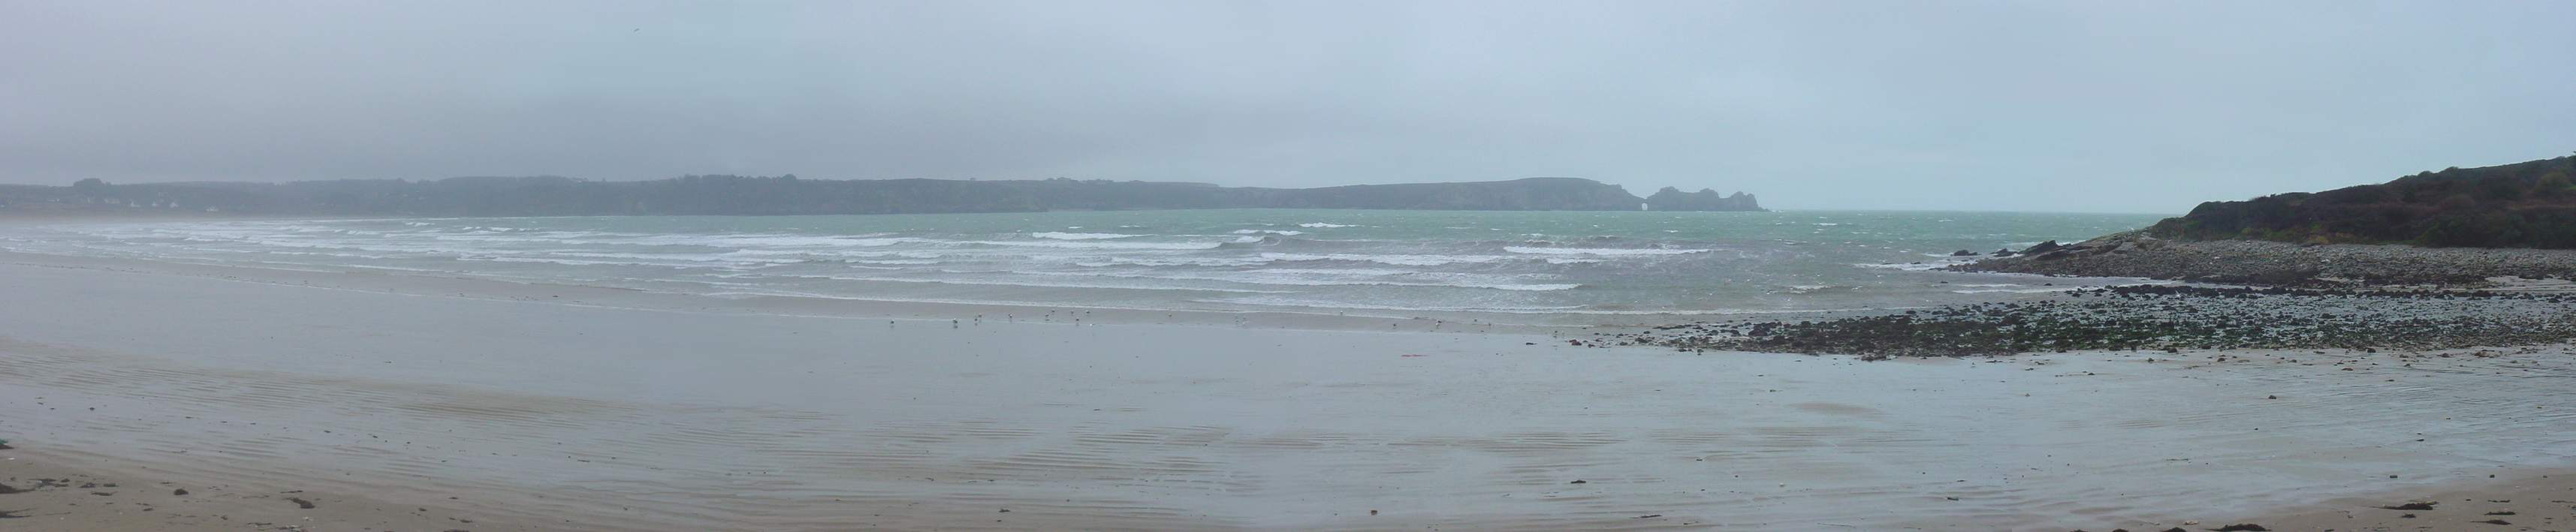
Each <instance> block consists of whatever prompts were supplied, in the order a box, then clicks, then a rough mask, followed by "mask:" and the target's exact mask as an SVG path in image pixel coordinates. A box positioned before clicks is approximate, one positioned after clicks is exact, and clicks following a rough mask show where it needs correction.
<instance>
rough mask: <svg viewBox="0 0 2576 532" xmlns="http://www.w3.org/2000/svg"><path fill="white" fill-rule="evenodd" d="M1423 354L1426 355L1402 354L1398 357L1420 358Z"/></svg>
mask: <svg viewBox="0 0 2576 532" xmlns="http://www.w3.org/2000/svg"><path fill="white" fill-rule="evenodd" d="M1424 356H1426V355H1419V354H1406V355H1404V356H1402V357H1399V358H1422V357H1424Z"/></svg>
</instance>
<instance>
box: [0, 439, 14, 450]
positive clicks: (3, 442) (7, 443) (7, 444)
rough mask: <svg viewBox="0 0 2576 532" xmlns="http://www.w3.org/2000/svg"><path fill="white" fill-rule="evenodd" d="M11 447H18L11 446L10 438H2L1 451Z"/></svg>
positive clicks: (0, 442) (0, 441)
mask: <svg viewBox="0 0 2576 532" xmlns="http://www.w3.org/2000/svg"><path fill="white" fill-rule="evenodd" d="M10 449H16V447H10V446H9V440H0V451H6V450H10Z"/></svg>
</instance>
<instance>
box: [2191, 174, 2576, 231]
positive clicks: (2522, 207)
mask: <svg viewBox="0 0 2576 532" xmlns="http://www.w3.org/2000/svg"><path fill="white" fill-rule="evenodd" d="M2149 231H2150V232H2152V233H2154V234H2155V235H2157V236H2161V237H2166V238H2178V239H2192V240H2237V239H2243V240H2273V241H2281V242H2294V243H2324V244H2344V243H2353V244H2415V245H2422V246H2433V247H2516V248H2549V249H2576V157H2559V158H2555V159H2542V160H2537V161H2528V162H2521V163H2514V164H2507V165H2498V166H2489V167H2484V168H2449V169H2444V170H2442V171H2440V172H2424V173H2420V174H2416V175H2412V176H2407V177H2401V178H2398V179H2396V180H2394V181H2389V182H2387V183H2381V184H2376V185H2361V186H2353V187H2345V188H2340V189H2335V190H2328V191H2324V192H2316V193H2307V192H2293V193H2287V194H2275V195H2270V196H2264V197H2260V198H2254V199H2251V200H2245V201H2213V202H2208V203H2202V204H2200V206H2198V207H2195V208H2193V209H2192V210H2191V213H2190V214H2186V215H2183V216H2181V217H2177V218H2168V219H2165V220H2164V221H2162V222H2157V223H2156V225H2155V226H2154V227H2151V228H2149Z"/></svg>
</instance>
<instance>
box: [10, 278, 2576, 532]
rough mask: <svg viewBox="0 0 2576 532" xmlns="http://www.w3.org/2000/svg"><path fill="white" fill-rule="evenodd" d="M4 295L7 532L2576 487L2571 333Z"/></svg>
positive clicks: (1653, 523) (2060, 523) (2255, 513)
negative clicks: (2094, 346)
mask: <svg viewBox="0 0 2576 532" xmlns="http://www.w3.org/2000/svg"><path fill="white" fill-rule="evenodd" d="M0 293H5V294H8V297H9V299H10V300H11V301H13V304H10V305H5V306H0V360H6V362H7V363H6V364H0V438H5V439H8V440H10V445H12V446H15V447H16V449H15V450H7V451H0V457H5V458H7V459H8V460H6V461H5V463H0V468H5V469H0V478H5V479H6V480H5V481H0V482H5V483H6V484H7V485H9V486H11V487H12V488H13V489H16V490H24V491H22V492H20V493H11V494H0V510H8V511H10V513H11V515H15V516H21V517H20V518H16V519H0V529H12V530H164V529H223V528H230V527H236V526H238V527H247V528H259V529H275V528H277V527H301V528H302V529H305V530H451V529H454V530H553V529H561V530H612V529H613V530H709V529H714V530H846V529H926V528H942V529H1033V528H1052V529H1064V528H1081V529H1109V528H1121V529H1135V528H1151V529H1353V530H1358V529H1372V530H1374V529H1422V528H1435V529H1500V528H1511V529H1646V528H1749V529H1765V530H1888V529H1935V530H1994V529H2014V530H2071V529H2086V530H2111V529H2115V528H2125V529H2129V530H2164V529H2167V528H2171V527H2182V528H2185V529H2190V530H2198V529H2215V528H2218V527H2221V526H2224V525H2226V524H2232V523H2239V522H2242V523H2263V524H2265V525H2266V526H2267V527H2270V528H2271V529H2273V530H2304V529H2312V528H2313V529H2325V528H2332V529H2337V530H2371V529H2387V530H2419V529H2420V530H2455V529H2462V528H2461V527H2472V526H2474V527H2495V528H2496V529H2520V528H2531V529H2549V528H2550V527H2555V526H2559V525H2558V523H2561V522H2562V521H2559V520H2561V519H2565V518H2567V516H2568V513H2567V512H2568V508H2569V506H2570V505H2569V504H2567V503H2563V502H2551V501H2564V500H2567V499H2570V498H2576V496H2571V495H2570V494H2569V487H2570V484H2569V483H2566V482H2564V480H2563V479H2576V475H2563V474H2559V472H2561V471H2564V469H2562V468H2565V467H2567V466H2569V465H2571V464H2576V461H2571V460H2570V454H2571V453H2576V445H2571V442H2576V423H2570V422H2569V421H2570V420H2569V418H2570V416H2571V414H2576V397H2571V396H2568V395H2567V394H2564V393H2562V392H2563V385H2562V384H2561V383H2563V382H2565V379H2566V378H2567V377H2568V376H2569V375H2570V372H2571V371H2576V364H2571V363H2570V362H2569V361H2568V359H2567V357H2566V356H2565V355H2566V353H2565V349H2564V348H2563V347H2545V348H2531V349H2515V350H2503V351H2490V352H2477V351H2474V350H2472V351H2461V352H2456V353H2444V354H2446V355H2450V356H2413V357H2405V358H2401V357H2399V356H2397V355H2395V354H2385V353H2346V352H2340V351H2337V352H2324V353H2315V352H2296V353H2290V352H2185V353H2181V354H2166V353H2154V354H2152V355H2149V354H2142V353H2069V354H2053V355H2044V356H2036V355H2035V356H2020V357H2006V358H1992V359H1983V358H1969V359H1941V360H1907V361H1890V362H1875V363H1869V362H1860V361H1857V360H1856V359H1854V358H1850V357H1830V356H1827V357H1817V356H1804V355H1782V354H1761V353H1716V352H1711V353H1705V354H1692V353H1677V352H1673V351H1670V350H1664V349H1652V348H1615V347H1614V348H1597V347H1592V346H1576V345H1571V343H1570V342H1569V341H1568V340H1569V339H1573V338H1577V337H1578V336H1577V335H1575V334H1573V333H1571V332H1569V331H1560V330H1550V329H1536V328H1521V329H1509V330H1497V329H1490V328H1482V327H1477V326H1474V325H1459V324H1454V323H1440V322H1431V321H1429V320H1370V319H1363V318H1348V317H1330V316H1325V317H1313V316H1288V315H1281V316H1241V315H1182V314H1155V313H1142V312H1130V313H1124V314H1121V313H1097V312H1093V313H1085V312H1081V311H1073V310H1060V311H1047V310H1044V309H1028V308H1009V307H975V306H962V305H952V306H938V305H871V304H863V303H857V302H848V301H828V302H815V301H793V300H782V299H715V298H704V297H698V296H676V295H669V294H651V293H642V292H635V291H629V290H613V289H600V288H585V287H574V286H557V285H530V284H516V283H505V282H496V281H488V280H463V279H445V278H428V277H417V276H405V275H388V274H382V273H353V272H331V271H282V270H273V269H261V270H251V269H239V268H228V267H214V266H183V265H171V264H160V263H145V262H124V261H115V260H108V259H90V258H82V259H72V258H61V257H49V256H36V255H18V254H13V255H7V256H4V257H0ZM1076 320H1081V321H1080V322H1079V323H1077V322H1076ZM2491 475H2493V477H2491ZM2542 475H2553V477H2543V476H2542ZM43 479H54V481H47V480H43ZM109 483H114V484H117V487H115V488H105V487H91V488H83V487H80V486H82V485H84V484H88V485H94V486H105V485H106V484H109ZM180 489H185V490H189V493H190V494H189V495H184V496H182V495H173V493H174V492H175V490H180ZM92 492H103V493H110V495H95V494H92ZM293 499H304V500H305V501H306V502H308V503H312V504H313V505H314V506H315V507H314V508H310V509H306V508H302V507H301V505H299V504H297V503H295V502H294V501H293ZM2455 499H2456V500H2455ZM2490 500H2496V501H2511V502H2494V503H2490V502H2485V501H2490ZM2411 501H2429V502H2439V503H2440V504H2439V505H2438V506H2437V508H2436V509H2435V510H2426V511H2412V512H2408V511H2395V510H2378V509H2374V508H2371V506H2378V505H2400V504H2404V503H2407V502H2411ZM111 503H113V504H111ZM2494 511H2512V512H2514V514H2512V515H2496V516H2489V515H2486V513H2487V512H2494ZM2407 513H2412V514H2416V517H2414V518H2403V517H2399V516H2400V515H2403V514H2407ZM2487 519H2501V520H2504V521H2506V522H2508V523H2510V525H2490V524H2477V523H2476V522H2477V521H2481V520H2487ZM468 520H470V521H471V522H470V523H469V522H467V521H468ZM253 523H261V524H259V525H253Z"/></svg>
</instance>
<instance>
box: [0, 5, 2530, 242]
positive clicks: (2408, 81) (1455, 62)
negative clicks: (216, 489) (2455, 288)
mask: <svg viewBox="0 0 2576 532" xmlns="http://www.w3.org/2000/svg"><path fill="white" fill-rule="evenodd" d="M2569 20H2576V3H2568V2H2541V1H2533V2H2476V3H2467V4H2448V3H2436V2H2374V3H2355V2H2274V3H2259V4H2228V3H2217V2H2186V3H2160V4H2154V5H2111V4H2100V3H2016V2H1950V3H1860V2H1828V3H1785V2H1780V3H1773V2H1731V3H1714V2H1616V3H1587V4H1572V3H1564V4H1556V3H1538V2H1508V3H1504V2H1400V3H1360V2H1294V3H1289V2H1278V3H1264V2H1213V3H1199V2H1081V3H1050V2H939V3H890V2H865V3H861V2H812V3H779V4H759V5H723V4H686V3H660V4H647V3H630V2H545V3H535V4H520V3H502V2H446V3H434V4H377V3H335V2H277V3H266V4H260V5H229V4H200V3H147V2H122V1H111V2H0V64H6V65H8V68H0V183H32V184H52V185H60V184H68V183H70V182H71V181H73V180H76V179H80V178H86V177H97V178H101V179H106V180H109V181H112V182H146V181H183V180H249V181H282V180H303V179H342V178H412V179H427V178H441V177H450V176H464V175H539V174H552V175H565V176H573V177H581V178H591V179H609V180H635V179H658V178H665V177H672V176H677V175H681V174H715V173H732V174H756V175H775V174H784V173H794V174H797V175H800V176H804V177H809V178H830V179H871V178H904V177H930V178H948V179H1044V178H1050V177H1071V178H1077V179H1113V180H1130V179H1135V180H1148V181H1199V182H1211V183H1218V184H1224V185H1236V186H1276V187H1312V186H1331V185H1345V184H1363V183H1395V182H1422V181H1485V180H1501V179H1513V178H1520V177H1533V176H1572V177H1584V178H1590V179H1596V180H1600V181H1603V182H1608V183H1615V184H1620V185H1624V186H1626V187H1627V188H1628V190H1629V191H1631V192H1634V193H1637V194H1639V195H1644V194H1650V193H1652V192H1653V191H1654V190H1655V189H1656V188H1658V187H1663V186H1674V187H1679V188H1682V189H1685V190H1697V189H1700V188H1704V187H1705V188H1715V189H1717V190H1719V191H1720V192H1734V191H1738V190H1742V191H1747V192H1752V193H1755V194H1757V195H1759V196H1761V198H1762V200H1763V202H1764V204H1765V205H1766V206H1771V207H1774V208H1784V209H1830V208H1852V209H1939V210H2021V211H2090V212H2167V213H2179V212H2182V211H2183V210H2187V209H2189V208H2190V207H2191V206H2192V205H2194V204H2197V203H2199V202H2201V201H2206V200H2222V199H2242V198H2245V197H2251V196H2256V195H2261V194H2268V193H2275V192H2287V191H2304V190H2321V189H2327V188H2335V187H2340V186H2345V185H2352V184H2360V183H2368V182H2378V181H2384V180H2387V179H2390V178H2394V177H2397V176H2400V175H2405V174H2411V173H2414V172H2417V171H2424V170H2437V169H2440V168H2443V167H2448V166H2460V167H2472V166H2483V165H2492V164H2503V163H2510V162H2517V161H2524V160H2530V159H2540V158H2548V157H2556V156H2562V155H2567V154H2568V153H2569V151H2570V150H2576V126H2571V124H2576V101H2571V100H2570V99H2568V98H2565V95H2564V92H2565V91H2566V89H2567V88H2568V87H2576V70H2571V69H2568V68H2564V67H2565V66H2566V65H2571V64H2576V32H2570V31H2567V29H2566V28H2567V27H2568V26H2567V21H2569Z"/></svg>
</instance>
